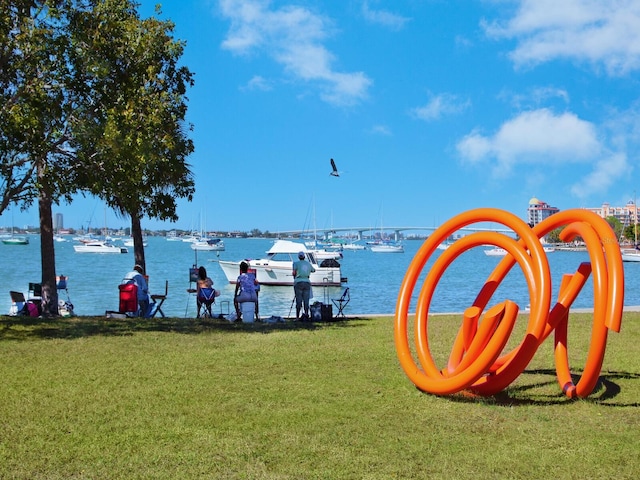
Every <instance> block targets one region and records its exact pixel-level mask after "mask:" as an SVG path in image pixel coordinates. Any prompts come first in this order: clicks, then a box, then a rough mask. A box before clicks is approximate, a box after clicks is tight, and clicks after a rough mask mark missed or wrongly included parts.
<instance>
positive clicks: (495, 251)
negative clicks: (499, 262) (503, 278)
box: [484, 247, 556, 257]
mask: <svg viewBox="0 0 640 480" xmlns="http://www.w3.org/2000/svg"><path fill="white" fill-rule="evenodd" d="M542 250H544V253H553V252H555V251H556V249H555V248H554V247H542ZM484 254H485V255H488V256H490V257H504V256H505V255H506V254H507V251H506V250H505V249H504V248H500V247H495V248H490V249H489V250H484Z"/></svg>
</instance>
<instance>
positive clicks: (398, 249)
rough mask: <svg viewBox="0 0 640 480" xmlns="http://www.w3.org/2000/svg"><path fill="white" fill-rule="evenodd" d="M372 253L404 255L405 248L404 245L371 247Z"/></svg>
mask: <svg viewBox="0 0 640 480" xmlns="http://www.w3.org/2000/svg"><path fill="white" fill-rule="evenodd" d="M369 248H371V251H372V252H376V253H404V247H403V246H402V245H385V244H381V245H371V246H370V247H369Z"/></svg>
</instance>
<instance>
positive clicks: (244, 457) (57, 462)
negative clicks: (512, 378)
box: [0, 313, 640, 479]
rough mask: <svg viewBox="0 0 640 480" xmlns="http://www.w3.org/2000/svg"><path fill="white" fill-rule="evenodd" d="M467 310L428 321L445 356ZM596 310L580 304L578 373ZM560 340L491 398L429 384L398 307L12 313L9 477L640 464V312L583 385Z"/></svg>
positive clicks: (452, 472) (6, 439) (554, 471)
mask: <svg viewBox="0 0 640 480" xmlns="http://www.w3.org/2000/svg"><path fill="white" fill-rule="evenodd" d="M459 323H460V318H459V316H447V315H444V316H436V317H434V318H433V319H432V320H431V322H430V334H431V330H433V334H434V342H435V344H434V345H432V347H433V350H434V357H436V358H438V357H440V356H444V354H445V353H448V350H449V348H450V343H449V340H448V338H450V334H451V332H453V331H454V330H456V329H457V327H458V325H459ZM519 323H520V322H519ZM590 323H591V317H590V315H588V314H575V315H571V318H570V320H569V330H570V344H569V345H570V354H571V359H572V366H573V369H574V373H578V374H579V373H580V371H581V368H582V365H583V360H584V358H585V355H586V348H587V346H588V341H589V336H590V333H591V328H590ZM440 343H442V345H440ZM552 343H553V342H552V341H551V340H547V342H546V343H545V344H543V345H542V347H541V349H540V350H539V352H538V353H537V354H536V356H535V357H534V359H533V360H532V362H531V364H530V365H529V367H528V368H527V370H526V371H525V373H524V374H523V375H521V376H520V377H519V378H518V379H517V380H516V382H514V383H513V384H512V385H511V386H510V387H509V389H507V390H506V391H504V392H502V393H501V394H499V395H497V396H495V397H489V398H484V399H477V398H471V397H468V396H464V395H457V396H453V397H436V396H433V395H430V394H425V393H422V392H420V391H418V390H417V389H416V388H415V387H414V386H413V385H412V384H411V382H410V381H409V379H408V378H407V377H406V376H405V374H404V372H403V371H402V369H401V368H400V366H399V363H398V361H397V358H396V353H395V348H394V343H393V318H391V317H380V318H369V319H365V318H356V319H349V320H348V321H343V322H336V323H330V324H299V323H292V322H287V323H286V324H275V325H266V324H254V325H242V324H228V323H223V321H218V320H193V319H151V320H148V321H136V320H106V319H103V318H86V317H83V318H73V319H56V320H51V321H47V320H42V319H30V318H17V317H0V378H1V379H2V393H1V395H0V478H2V479H5V478H7V479H9V478H11V479H120V478H122V479H137V478H140V479H142V478H144V479H187V478H216V479H218V478H220V479H236V478H238V479H314V478H322V479H389V478H399V479H411V478H417V479H424V478H446V479H491V478H495V479H518V478H522V479H536V478H540V479H548V478H554V479H590V478H600V479H609V478H616V479H627V478H628V479H631V478H634V479H635V478H637V477H638V475H639V472H640V314H638V313H625V315H624V318H623V322H622V331H621V332H620V333H619V334H615V333H613V334H611V335H610V337H609V343H608V347H607V354H606V357H605V361H604V367H603V371H602V375H601V382H600V384H599V386H598V387H597V389H596V391H594V393H593V394H592V395H591V396H590V397H589V398H588V399H586V400H569V399H567V398H566V397H564V395H563V394H562V392H561V391H560V388H559V386H558V385H557V383H556V380H555V371H554V363H553V356H552ZM439 362H440V360H439ZM581 362H582V363H581ZM574 364H575V365H574Z"/></svg>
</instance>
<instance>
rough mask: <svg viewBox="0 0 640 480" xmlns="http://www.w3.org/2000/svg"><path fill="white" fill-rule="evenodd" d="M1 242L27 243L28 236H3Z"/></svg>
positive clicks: (12, 243) (9, 243) (10, 243)
mask: <svg viewBox="0 0 640 480" xmlns="http://www.w3.org/2000/svg"><path fill="white" fill-rule="evenodd" d="M2 243H4V244H5V245H29V237H25V236H22V235H11V236H9V237H3V238H2Z"/></svg>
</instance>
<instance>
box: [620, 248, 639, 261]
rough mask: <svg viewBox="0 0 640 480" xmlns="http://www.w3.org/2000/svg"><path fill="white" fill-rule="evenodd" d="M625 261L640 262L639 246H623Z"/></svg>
mask: <svg viewBox="0 0 640 480" xmlns="http://www.w3.org/2000/svg"><path fill="white" fill-rule="evenodd" d="M620 254H621V255H622V261H623V262H640V250H638V249H637V248H621V249H620Z"/></svg>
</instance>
